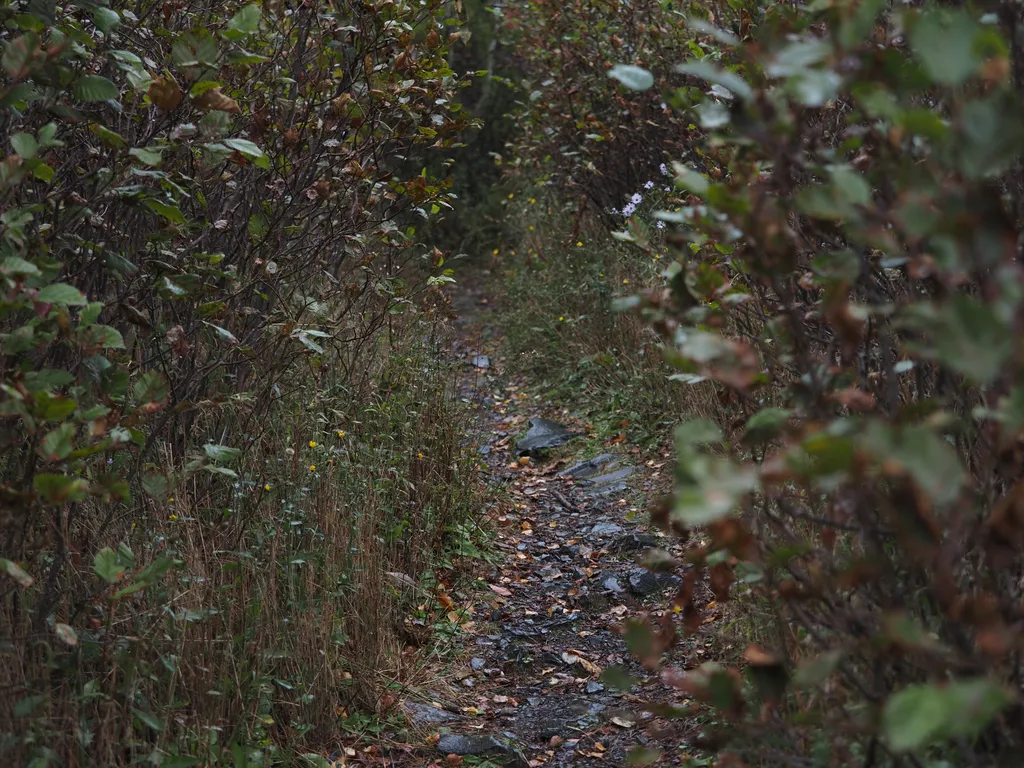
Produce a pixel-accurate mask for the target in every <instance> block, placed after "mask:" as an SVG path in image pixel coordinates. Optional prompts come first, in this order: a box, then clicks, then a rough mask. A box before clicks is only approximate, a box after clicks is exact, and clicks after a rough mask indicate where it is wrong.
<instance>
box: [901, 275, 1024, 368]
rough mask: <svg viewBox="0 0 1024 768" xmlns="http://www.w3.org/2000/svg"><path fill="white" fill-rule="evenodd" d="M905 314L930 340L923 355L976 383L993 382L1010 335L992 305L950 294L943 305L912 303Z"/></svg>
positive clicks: (1007, 351) (1011, 344)
mask: <svg viewBox="0 0 1024 768" xmlns="http://www.w3.org/2000/svg"><path fill="white" fill-rule="evenodd" d="M905 315H906V320H907V324H908V325H910V326H911V327H913V328H914V329H916V330H918V331H919V332H921V333H922V334H925V335H927V336H930V337H931V345H930V347H926V348H923V349H921V350H920V351H921V352H922V353H923V354H926V355H927V356H929V357H932V358H934V359H936V360H938V361H939V362H940V363H942V364H943V365H945V366H947V367H949V368H950V369H952V370H954V371H956V372H957V373H960V374H962V375H964V376H966V377H967V378H968V379H971V380H972V381H974V382H976V383H978V384H988V383H990V382H991V381H992V380H993V379H995V378H996V377H997V376H998V375H999V374H1000V372H1001V371H1002V369H1003V366H1004V365H1005V363H1006V361H1007V360H1008V359H1009V357H1010V355H1011V354H1012V353H1013V349H1014V337H1013V332H1012V330H1011V328H1010V326H1009V325H1008V324H1007V323H1006V322H1005V321H1004V320H1003V318H1002V316H1001V315H1000V312H999V308H998V307H997V306H996V305H995V303H986V302H981V301H978V300H976V299H974V298H971V297H970V296H967V295H965V294H961V293H954V294H953V295H952V296H950V297H949V299H948V300H947V301H946V302H945V303H944V304H941V305H940V304H925V303H919V304H915V305H913V306H911V307H909V308H908V309H907V310H906V312H905Z"/></svg>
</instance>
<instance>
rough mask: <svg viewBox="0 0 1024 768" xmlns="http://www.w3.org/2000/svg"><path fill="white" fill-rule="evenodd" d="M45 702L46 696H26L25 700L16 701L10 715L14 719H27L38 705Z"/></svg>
mask: <svg viewBox="0 0 1024 768" xmlns="http://www.w3.org/2000/svg"><path fill="white" fill-rule="evenodd" d="M46 700H47V696H46V694H42V693H41V694H39V695H38V696H26V697H25V698H23V699H21V700H20V701H18V703H17V704H15V705H14V708H13V709H12V710H11V713H12V714H13V715H14V716H15V717H28V716H29V715H31V714H32V713H33V712H35V711H36V710H37V709H39V707H40V705H41V704H43V703H44V702H45V701H46Z"/></svg>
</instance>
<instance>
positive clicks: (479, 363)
mask: <svg viewBox="0 0 1024 768" xmlns="http://www.w3.org/2000/svg"><path fill="white" fill-rule="evenodd" d="M469 362H470V363H471V364H472V366H473V367H474V368H483V369H486V368H490V367H491V358H489V357H488V356H487V355H473V357H472V358H470V361H469Z"/></svg>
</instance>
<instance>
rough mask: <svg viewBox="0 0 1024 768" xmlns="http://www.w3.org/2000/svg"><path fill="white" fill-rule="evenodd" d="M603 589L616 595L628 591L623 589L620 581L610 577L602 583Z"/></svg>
mask: <svg viewBox="0 0 1024 768" xmlns="http://www.w3.org/2000/svg"><path fill="white" fill-rule="evenodd" d="M601 588H602V589H606V590H607V591H609V592H615V593H619V592H625V591H626V590H624V589H623V588H622V585H621V584H619V580H618V579H616V578H615V577H614V576H608V577H607V578H605V579H604V580H602V581H601Z"/></svg>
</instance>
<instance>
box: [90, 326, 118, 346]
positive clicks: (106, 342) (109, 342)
mask: <svg viewBox="0 0 1024 768" xmlns="http://www.w3.org/2000/svg"><path fill="white" fill-rule="evenodd" d="M93 331H94V332H95V333H96V334H97V340H98V341H99V345H100V347H102V348H103V349H125V346H124V337H123V336H122V335H121V332H120V331H119V330H117V328H112V327H111V326H109V325H96V326H93Z"/></svg>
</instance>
